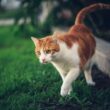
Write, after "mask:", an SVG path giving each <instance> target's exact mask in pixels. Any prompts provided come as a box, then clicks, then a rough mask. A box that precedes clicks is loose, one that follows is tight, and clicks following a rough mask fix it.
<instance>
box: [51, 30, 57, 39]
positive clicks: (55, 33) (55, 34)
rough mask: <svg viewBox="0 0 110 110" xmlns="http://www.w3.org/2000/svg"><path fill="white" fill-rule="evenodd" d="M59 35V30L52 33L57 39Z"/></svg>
mask: <svg viewBox="0 0 110 110" xmlns="http://www.w3.org/2000/svg"><path fill="white" fill-rule="evenodd" d="M57 36H58V32H57V31H55V32H54V33H53V35H52V38H53V39H56V38H57Z"/></svg>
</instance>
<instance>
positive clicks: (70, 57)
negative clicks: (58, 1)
mask: <svg viewBox="0 0 110 110" xmlns="http://www.w3.org/2000/svg"><path fill="white" fill-rule="evenodd" d="M58 43H59V46H60V51H59V52H56V53H55V54H53V55H52V54H46V53H45V52H44V51H43V49H41V55H40V57H39V59H40V62H41V63H44V62H43V61H42V59H44V58H45V59H46V62H51V63H52V64H53V66H54V67H55V68H56V69H57V70H58V72H59V73H60V76H61V77H62V80H63V84H62V86H61V91H60V94H61V95H62V96H65V95H68V94H70V92H71V91H72V82H73V81H75V80H76V79H77V77H78V76H79V74H80V67H79V64H80V57H79V54H78V48H79V45H78V44H77V43H74V44H73V46H72V47H71V48H68V47H67V45H66V44H65V43H64V42H61V41H58ZM90 69H91V65H90V61H89V62H88V63H87V64H86V67H85V71H84V72H85V73H84V74H85V78H86V82H87V83H88V84H89V85H95V83H94V82H93V80H92V76H91V72H90Z"/></svg>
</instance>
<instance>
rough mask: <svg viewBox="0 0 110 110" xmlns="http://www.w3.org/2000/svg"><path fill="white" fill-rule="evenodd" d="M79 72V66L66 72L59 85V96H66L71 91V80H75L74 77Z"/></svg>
mask: <svg viewBox="0 0 110 110" xmlns="http://www.w3.org/2000/svg"><path fill="white" fill-rule="evenodd" d="M79 73H80V69H79V67H76V68H72V69H71V70H70V71H69V72H68V74H67V75H66V77H65V79H64V81H63V84H62V86H61V91H60V94H61V96H66V95H68V94H69V93H70V92H71V90H72V82H73V81H75V80H76V78H77V77H78V76H79Z"/></svg>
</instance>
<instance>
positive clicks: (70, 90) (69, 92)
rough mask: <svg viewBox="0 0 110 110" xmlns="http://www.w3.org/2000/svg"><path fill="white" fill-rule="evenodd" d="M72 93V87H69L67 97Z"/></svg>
mask: <svg viewBox="0 0 110 110" xmlns="http://www.w3.org/2000/svg"><path fill="white" fill-rule="evenodd" d="M71 92H72V87H70V89H69V91H68V95H70V94H71Z"/></svg>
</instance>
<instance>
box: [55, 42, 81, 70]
mask: <svg viewBox="0 0 110 110" xmlns="http://www.w3.org/2000/svg"><path fill="white" fill-rule="evenodd" d="M60 47H61V50H60V54H59V56H58V59H57V61H56V62H53V65H54V66H55V67H56V69H57V70H58V71H63V72H68V71H69V70H70V69H71V68H74V67H76V66H78V65H79V62H80V58H79V55H78V45H74V46H73V47H72V48H70V49H69V48H68V47H67V46H66V45H65V44H61V45H60Z"/></svg>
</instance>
